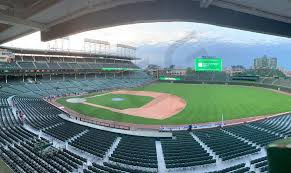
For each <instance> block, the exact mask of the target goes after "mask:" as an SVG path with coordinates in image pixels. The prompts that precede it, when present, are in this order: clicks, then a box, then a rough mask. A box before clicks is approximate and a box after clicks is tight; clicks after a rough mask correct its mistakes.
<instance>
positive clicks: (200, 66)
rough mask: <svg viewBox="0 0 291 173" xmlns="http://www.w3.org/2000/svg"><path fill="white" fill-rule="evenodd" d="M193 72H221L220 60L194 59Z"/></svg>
mask: <svg viewBox="0 0 291 173" xmlns="http://www.w3.org/2000/svg"><path fill="white" fill-rule="evenodd" d="M194 68H195V71H206V72H207V71H208V72H211V71H214V72H215V71H216V72H217V71H220V72H221V71H222V59H221V58H195V67H194Z"/></svg>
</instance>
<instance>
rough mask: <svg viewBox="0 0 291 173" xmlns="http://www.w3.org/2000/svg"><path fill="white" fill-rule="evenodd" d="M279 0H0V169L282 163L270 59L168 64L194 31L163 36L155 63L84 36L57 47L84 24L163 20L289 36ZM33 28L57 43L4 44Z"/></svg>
mask: <svg viewBox="0 0 291 173" xmlns="http://www.w3.org/2000/svg"><path fill="white" fill-rule="evenodd" d="M284 9H287V11H288V10H289V11H288V12H286V13H285V12H283V11H284ZM290 10H291V3H290V2H289V1H287V0H284V1H281V2H280V3H279V2H278V3H277V4H276V3H275V4H274V2H272V1H271V0H264V1H263V0H258V1H256V2H254V1H251V0H244V1H240V0H235V1H230V0H183V1H182V0H129V1H125V0H124V1H120V0H95V1H92V0H84V1H81V0H13V1H1V0H0V11H1V14H0V19H1V20H0V43H1V45H0V128H1V130H0V173H13V172H15V173H290V172H291V167H290V160H291V149H290V145H291V139H290V137H291V77H290V75H289V73H288V72H287V71H286V70H283V69H282V68H279V63H280V62H279V59H278V62H277V59H276V58H273V57H267V56H263V57H262V58H255V59H253V60H252V61H253V66H252V67H250V68H245V67H243V65H231V66H230V65H229V62H227V58H224V57H221V56H220V55H219V56H209V55H208V54H207V55H204V54H206V53H205V51H204V52H203V53H202V55H197V56H196V55H194V54H193V55H191V62H187V63H188V64H189V63H190V66H191V67H188V68H183V69H182V68H175V65H176V64H175V62H173V61H172V59H169V57H170V55H171V56H172V54H174V53H173V52H174V51H176V50H177V49H178V48H177V47H179V46H181V45H182V46H183V45H185V44H186V43H187V42H189V41H190V40H191V39H193V32H192V33H190V35H188V36H187V37H185V38H182V39H179V40H176V41H174V43H173V44H172V45H170V46H169V48H168V51H166V58H168V59H166V60H165V62H166V64H167V65H168V66H166V65H165V67H161V66H159V65H156V64H151V65H150V64H147V66H146V67H142V66H141V64H145V62H146V61H143V59H142V58H141V57H139V54H137V52H138V49H139V48H138V46H136V47H135V46H132V45H128V44H119V43H118V44H113V43H111V42H110V41H103V40H99V39H95V38H92V37H90V36H87V37H86V38H85V39H83V40H82V42H81V43H79V46H80V45H82V46H83V47H84V49H82V50H75V49H64V48H63V46H64V45H63V44H64V43H65V42H68V43H69V40H70V37H71V36H72V37H73V36H74V35H75V34H80V33H83V32H86V31H92V30H94V32H98V29H101V28H109V27H115V26H120V25H130V24H136V23H150V22H165V21H166V22H169V21H171V22H179V21H184V22H199V23H204V24H211V25H215V26H219V27H227V28H234V29H239V30H244V32H246V31H248V32H250V31H251V32H254V33H256V34H257V33H264V34H265V35H264V36H266V37H267V35H274V36H280V37H284V39H290V37H291V32H290V27H291V22H290V19H291V13H290ZM189 11H191V13H190V12H189ZM285 11H286V10H285ZM254 23H256V25H254ZM262 26H264V27H262ZM120 30H121V29H120ZM34 32H40V41H41V42H47V43H50V45H52V43H54V44H55V45H56V47H50V48H47V49H45V48H43V47H42V48H39V47H38V48H35V47H37V46H35V47H33V48H22V47H17V46H7V44H5V43H9V42H10V41H13V40H15V39H18V38H22V37H23V36H27V35H29V34H31V33H34ZM121 33H122V32H121ZM104 35H106V34H104ZM107 35H108V33H107ZM120 35H122V34H120ZM186 35H187V34H186ZM195 36H196V35H195ZM169 37H171V35H170V34H169ZM140 38H142V36H140ZM116 39H117V38H116ZM215 39H217V38H215ZM58 41H60V42H61V48H60V47H58V44H57V43H58ZM29 43H30V40H29V39H27V40H26V41H25V42H22V44H29ZM278 44H279V43H278ZM55 45H54V46H55ZM182 46H181V47H182ZM185 49H186V48H185ZM185 51H186V50H185ZM148 52H149V53H150V51H148ZM143 54H144V53H143ZM232 54H235V51H234V52H232ZM180 56H182V55H179V57H180ZM288 61H290V60H288ZM139 62H141V63H139ZM235 64H239V63H236V62H235ZM177 66H178V65H177Z"/></svg>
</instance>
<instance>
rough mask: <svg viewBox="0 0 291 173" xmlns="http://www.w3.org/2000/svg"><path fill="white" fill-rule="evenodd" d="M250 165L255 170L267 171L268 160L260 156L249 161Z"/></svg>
mask: <svg viewBox="0 0 291 173" xmlns="http://www.w3.org/2000/svg"><path fill="white" fill-rule="evenodd" d="M250 164H251V166H253V167H254V168H255V170H259V171H260V172H262V173H265V172H268V167H269V166H268V160H267V157H261V158H258V159H255V160H252V161H251V162H250Z"/></svg>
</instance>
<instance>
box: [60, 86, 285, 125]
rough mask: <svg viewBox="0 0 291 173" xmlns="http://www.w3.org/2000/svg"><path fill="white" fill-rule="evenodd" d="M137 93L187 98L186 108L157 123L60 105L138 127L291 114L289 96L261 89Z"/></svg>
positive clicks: (176, 88)
mask: <svg viewBox="0 0 291 173" xmlns="http://www.w3.org/2000/svg"><path fill="white" fill-rule="evenodd" d="M135 90H144V91H156V92H164V93H170V94H174V95H177V96H180V97H182V98H184V99H185V101H186V102H187V106H186V108H185V109H184V110H183V111H182V112H180V113H178V114H176V115H175V116H172V117H170V118H167V119H164V120H154V119H146V118H141V117H135V116H129V115H124V114H119V113H115V112H111V111H108V110H104V109H101V108H95V107H91V106H87V105H80V104H72V103H67V102H66V101H65V100H66V99H65V98H62V99H59V100H58V102H59V103H61V104H63V105H64V106H66V107H68V108H71V109H73V110H75V111H77V112H80V113H81V114H84V115H87V116H93V117H96V118H100V119H107V120H115V121H121V122H128V123H137V124H188V123H203V122H215V121H220V120H221V115H222V114H223V115H224V119H225V120H230V119H238V118H246V117H252V116H257V115H266V114H275V113H280V112H286V111H291V97H290V96H287V95H284V94H280V93H276V92H273V91H271V90H268V89H264V88H258V87H245V86H227V85H207V84H205V85H194V84H170V83H158V84H151V85H148V86H145V87H143V88H136V89H135ZM133 104H134V103H133Z"/></svg>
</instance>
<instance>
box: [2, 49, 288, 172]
mask: <svg viewBox="0 0 291 173" xmlns="http://www.w3.org/2000/svg"><path fill="white" fill-rule="evenodd" d="M41 53H43V54H45V52H38V54H41ZM29 54H30V55H33V54H32V52H29ZM109 62H110V63H109ZM0 67H1V70H2V71H3V72H4V71H5V73H1V74H2V78H1V79H2V80H1V88H0V92H1V98H0V109H1V111H0V115H1V120H0V125H1V128H2V131H1V133H0V142H1V147H0V151H1V152H0V154H1V158H2V160H4V162H5V163H6V164H7V165H8V166H9V167H10V168H11V169H12V170H13V171H14V172H55V173H58V172H84V173H93V172H102V173H105V172H109V173H111V172H116V173H124V172H129V173H135V172H144V173H153V172H181V173H182V172H189V171H190V172H191V171H193V170H196V171H197V172H201V173H206V172H208V173H214V172H225V173H226V172H242V173H244V172H245V173H246V172H268V162H267V160H266V151H265V146H266V145H267V144H268V143H270V142H272V141H275V140H277V139H282V138H285V137H287V136H290V135H291V132H290V122H291V116H290V115H289V114H286V115H283V116H278V117H273V118H270V119H264V120H260V121H255V122H251V123H246V124H240V125H233V126H226V127H216V128H212V129H200V130H194V131H192V132H188V131H177V132H173V133H172V134H171V135H172V136H171V137H170V136H159V137H155V135H153V136H147V137H146V136H143V135H140V134H138V135H137V134H131V133H130V132H127V133H123V131H122V130H121V131H116V130H113V131H112V130H110V129H111V128H112V127H117V126H114V125H112V126H110V127H111V128H109V129H104V128H103V127H102V124H99V125H98V126H96V125H92V124H90V123H85V124H84V122H82V123H81V122H80V121H78V120H72V121H68V120H67V119H64V118H63V117H62V116H59V115H60V114H62V115H65V116H67V117H70V115H69V113H67V112H64V111H63V110H60V109H59V108H57V107H55V106H53V105H51V104H49V103H48V102H46V101H45V100H43V98H50V97H53V96H58V97H60V96H65V95H76V94H82V93H90V92H96V91H97V92H102V91H105V90H116V89H119V88H131V87H137V86H142V85H145V84H148V83H150V82H153V81H154V79H153V78H151V77H149V76H147V75H146V74H145V73H143V72H142V71H140V70H138V67H137V66H136V65H134V63H132V62H131V61H130V60H126V61H123V60H120V58H119V59H118V61H117V60H116V61H115V62H114V60H113V61H108V62H105V61H104V60H102V62H101V61H100V62H99V61H97V59H94V58H84V59H83V60H80V59H77V58H70V57H69V58H67V57H66V58H57V59H55V60H53V61H52V59H48V58H46V57H45V56H43V57H40V56H39V57H37V56H28V55H27V56H23V57H18V56H16V58H15V61H13V62H12V63H8V62H5V63H3V62H2V63H1V66H0ZM104 67H108V68H116V70H114V71H106V70H102V68H104ZM126 69H127V70H126ZM129 69H135V70H129ZM14 73H17V75H12V74H14ZM24 74H25V75H24ZM27 74H28V75H27ZM3 75H4V76H3ZM183 80H184V82H210V83H211V82H214V83H215V82H221V83H224V82H229V83H231V82H235V81H234V80H232V78H231V77H230V76H229V75H228V74H226V73H224V72H222V73H217V72H211V73H203V72H199V73H193V74H191V75H188V76H186V77H185V78H184V79H183ZM276 82H281V84H282V83H283V82H282V80H281V79H279V80H276ZM276 82H274V81H273V80H269V79H265V80H258V81H253V82H252V83H257V84H258V85H259V84H267V85H270V84H274V85H275V84H276ZM284 86H287V84H284ZM4 93H5V94H4ZM21 114H24V115H25V116H26V118H25V122H23V120H22V119H21V117H20V116H19V115H21ZM100 125H101V126H100ZM106 128H107V127H106ZM225 146H227V147H225Z"/></svg>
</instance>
